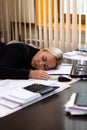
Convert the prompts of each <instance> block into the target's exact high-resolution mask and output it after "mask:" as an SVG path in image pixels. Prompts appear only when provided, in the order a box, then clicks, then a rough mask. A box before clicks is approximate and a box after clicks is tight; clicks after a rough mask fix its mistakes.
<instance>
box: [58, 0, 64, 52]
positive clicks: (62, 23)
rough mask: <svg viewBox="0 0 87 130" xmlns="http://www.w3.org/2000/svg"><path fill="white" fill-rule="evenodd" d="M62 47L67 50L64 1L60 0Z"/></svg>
mask: <svg viewBox="0 0 87 130" xmlns="http://www.w3.org/2000/svg"><path fill="white" fill-rule="evenodd" d="M59 46H60V49H62V50H63V51H64V50H65V45H64V1H63V0H60V45H59Z"/></svg>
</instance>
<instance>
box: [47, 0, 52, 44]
mask: <svg viewBox="0 0 87 130" xmlns="http://www.w3.org/2000/svg"><path fill="white" fill-rule="evenodd" d="M48 4H49V6H48V12H49V46H52V42H53V35H52V0H48Z"/></svg>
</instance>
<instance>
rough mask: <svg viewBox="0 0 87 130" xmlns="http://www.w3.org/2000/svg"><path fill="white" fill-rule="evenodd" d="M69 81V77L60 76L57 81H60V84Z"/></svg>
mask: <svg viewBox="0 0 87 130" xmlns="http://www.w3.org/2000/svg"><path fill="white" fill-rule="evenodd" d="M71 80H72V78H71V77H70V76H69V75H60V76H59V77H58V81H60V82H68V81H71Z"/></svg>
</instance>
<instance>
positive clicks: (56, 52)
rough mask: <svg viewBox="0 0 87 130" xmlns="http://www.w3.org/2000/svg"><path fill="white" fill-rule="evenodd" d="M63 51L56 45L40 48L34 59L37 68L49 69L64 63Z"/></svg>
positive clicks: (33, 62)
mask: <svg viewBox="0 0 87 130" xmlns="http://www.w3.org/2000/svg"><path fill="white" fill-rule="evenodd" d="M62 58H63V53H62V51H61V50H60V49H58V48H56V47H49V48H44V49H40V50H39V51H38V52H37V53H36V55H35V56H34V57H33V59H32V62H31V64H32V66H33V67H34V68H35V69H41V70H49V69H53V68H56V67H57V66H59V65H60V64H61V63H62Z"/></svg>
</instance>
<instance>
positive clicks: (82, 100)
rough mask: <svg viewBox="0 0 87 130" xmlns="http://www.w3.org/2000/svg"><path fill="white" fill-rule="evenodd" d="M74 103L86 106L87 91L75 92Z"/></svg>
mask: <svg viewBox="0 0 87 130" xmlns="http://www.w3.org/2000/svg"><path fill="white" fill-rule="evenodd" d="M74 104H75V105H77V106H83V107H87V93H85V92H82V93H77V94H76V99H75V103H74Z"/></svg>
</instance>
